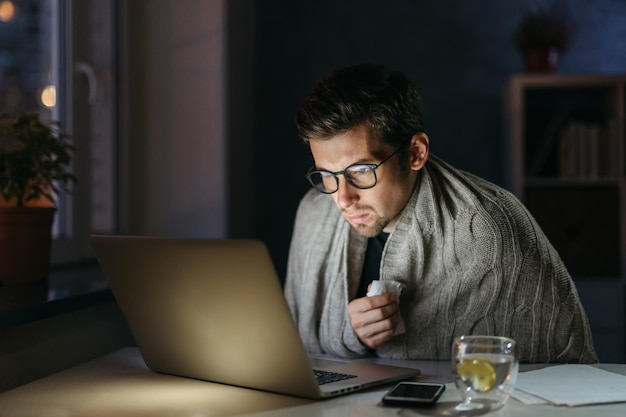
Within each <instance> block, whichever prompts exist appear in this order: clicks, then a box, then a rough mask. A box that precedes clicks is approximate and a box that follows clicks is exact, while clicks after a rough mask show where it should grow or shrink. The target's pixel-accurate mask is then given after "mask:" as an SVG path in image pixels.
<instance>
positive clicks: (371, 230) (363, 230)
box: [350, 216, 389, 238]
mask: <svg viewBox="0 0 626 417" xmlns="http://www.w3.org/2000/svg"><path fill="white" fill-rule="evenodd" d="M388 224H389V222H388V221H387V219H384V218H382V217H378V216H376V219H375V220H374V223H373V224H352V223H350V226H352V229H353V230H354V231H355V232H356V233H358V234H359V235H361V236H364V237H367V238H370V237H376V236H378V235H379V234H380V233H381V232H382V231H383V229H384V228H385V227H386V226H387V225H388Z"/></svg>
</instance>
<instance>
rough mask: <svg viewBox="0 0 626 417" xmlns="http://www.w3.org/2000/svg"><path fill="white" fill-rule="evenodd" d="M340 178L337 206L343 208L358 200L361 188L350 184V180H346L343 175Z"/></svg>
mask: <svg viewBox="0 0 626 417" xmlns="http://www.w3.org/2000/svg"><path fill="white" fill-rule="evenodd" d="M338 179H339V181H338V184H337V192H336V193H335V201H336V203H337V206H338V207H339V208H340V209H342V210H343V209H346V208H348V207H350V206H351V205H352V204H354V203H355V202H356V201H357V200H358V198H359V193H358V191H359V190H358V189H357V188H356V187H353V186H352V185H350V184H348V181H346V178H345V177H344V176H343V175H342V176H340V177H338Z"/></svg>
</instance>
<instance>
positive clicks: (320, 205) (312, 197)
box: [298, 188, 336, 213]
mask: <svg viewBox="0 0 626 417" xmlns="http://www.w3.org/2000/svg"><path fill="white" fill-rule="evenodd" d="M328 209H335V210H336V208H335V202H334V201H333V199H332V197H331V196H330V195H329V194H322V193H320V192H319V191H316V190H315V189H313V188H311V189H310V190H309V191H308V192H307V193H306V194H305V195H304V197H302V199H301V200H300V205H299V208H298V211H307V212H313V213H319V212H325V211H327V210H328Z"/></svg>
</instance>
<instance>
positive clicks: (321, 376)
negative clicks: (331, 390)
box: [313, 369, 356, 385]
mask: <svg viewBox="0 0 626 417" xmlns="http://www.w3.org/2000/svg"><path fill="white" fill-rule="evenodd" d="M313 374H314V375H315V379H317V385H324V384H330V383H331V382H337V381H344V380H346V379H350V378H356V375H350V374H341V373H338V372H330V371H320V370H319V369H314V370H313Z"/></svg>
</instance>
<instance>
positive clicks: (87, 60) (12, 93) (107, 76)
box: [0, 0, 117, 264]
mask: <svg viewBox="0 0 626 417" xmlns="http://www.w3.org/2000/svg"><path fill="white" fill-rule="evenodd" d="M116 8H117V1H115V0H75V1H72V0H0V106H1V107H2V108H1V109H0V110H1V111H6V110H9V109H11V108H20V109H22V110H25V111H29V112H37V113H39V115H40V118H41V119H42V120H46V121H51V120H56V121H59V122H60V123H61V125H62V128H63V130H64V131H66V132H68V133H70V134H71V135H72V136H73V140H74V144H75V146H76V148H77V150H76V153H75V155H74V160H73V166H72V170H73V172H74V174H75V175H76V176H77V177H78V181H79V182H78V184H76V185H75V186H74V187H73V189H72V191H71V192H70V193H69V194H65V193H63V194H62V195H59V196H57V197H58V200H57V207H58V211H57V215H56V218H55V224H54V230H53V236H54V238H55V240H54V243H53V249H52V263H53V264H61V263H67V262H73V261H78V260H81V259H84V258H87V257H89V256H90V253H89V245H88V241H87V238H88V236H89V235H90V234H92V233H110V232H113V231H115V229H116V216H115V215H116V191H115V190H116V185H115V168H116V167H115V155H116V143H115V137H116V129H117V123H116V107H117V97H116V91H117V88H116V83H117V76H116V70H115V68H116V62H115V61H116V56H117V54H116V37H115V29H116V26H115V24H116Z"/></svg>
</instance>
